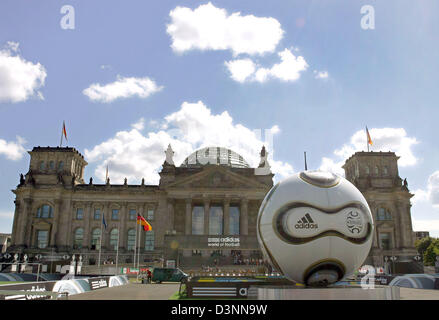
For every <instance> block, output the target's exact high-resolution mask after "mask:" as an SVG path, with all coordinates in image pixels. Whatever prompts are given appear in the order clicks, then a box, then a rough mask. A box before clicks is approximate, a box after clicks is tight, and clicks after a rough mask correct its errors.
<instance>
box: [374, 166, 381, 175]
mask: <svg viewBox="0 0 439 320" xmlns="http://www.w3.org/2000/svg"><path fill="white" fill-rule="evenodd" d="M379 174H380V170H379V169H378V166H375V175H376V176H377V175H379Z"/></svg>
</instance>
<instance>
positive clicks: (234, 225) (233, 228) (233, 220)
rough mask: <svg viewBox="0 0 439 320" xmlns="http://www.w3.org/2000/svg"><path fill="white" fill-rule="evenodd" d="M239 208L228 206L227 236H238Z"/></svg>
mask: <svg viewBox="0 0 439 320" xmlns="http://www.w3.org/2000/svg"><path fill="white" fill-rule="evenodd" d="M239 216H240V212H239V207H238V206H230V209H229V234H231V235H238V234H239Z"/></svg>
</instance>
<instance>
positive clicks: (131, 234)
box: [127, 229, 136, 250]
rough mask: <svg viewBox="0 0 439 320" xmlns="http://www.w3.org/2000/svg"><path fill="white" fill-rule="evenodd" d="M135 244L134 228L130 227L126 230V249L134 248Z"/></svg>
mask: <svg viewBox="0 0 439 320" xmlns="http://www.w3.org/2000/svg"><path fill="white" fill-rule="evenodd" d="M135 246H136V230H135V229H130V230H128V241H127V249H128V250H134V247H135Z"/></svg>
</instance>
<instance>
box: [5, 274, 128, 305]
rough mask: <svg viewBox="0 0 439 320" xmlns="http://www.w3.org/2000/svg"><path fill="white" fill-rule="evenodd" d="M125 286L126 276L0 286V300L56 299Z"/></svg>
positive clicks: (80, 278) (126, 282)
mask: <svg viewBox="0 0 439 320" xmlns="http://www.w3.org/2000/svg"><path fill="white" fill-rule="evenodd" d="M126 284H128V277H127V276H111V277H92V278H84V277H78V278H73V279H68V280H59V281H43V282H30V283H21V284H13V285H0V300H10V299H14V300H35V299H38V300H42V299H49V298H53V297H57V299H58V298H59V295H67V296H68V295H75V294H80V293H84V292H88V291H92V290H98V289H102V288H108V287H116V286H121V285H126ZM35 292H36V293H35ZM20 293H21V294H20ZM11 297H13V298H11Z"/></svg>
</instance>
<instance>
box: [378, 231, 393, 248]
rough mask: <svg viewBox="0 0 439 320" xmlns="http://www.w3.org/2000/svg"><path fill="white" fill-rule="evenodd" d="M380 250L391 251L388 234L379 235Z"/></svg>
mask: <svg viewBox="0 0 439 320" xmlns="http://www.w3.org/2000/svg"><path fill="white" fill-rule="evenodd" d="M379 238H380V248H381V249H383V250H390V249H392V239H391V234H390V233H389V232H383V233H380V236H379Z"/></svg>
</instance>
